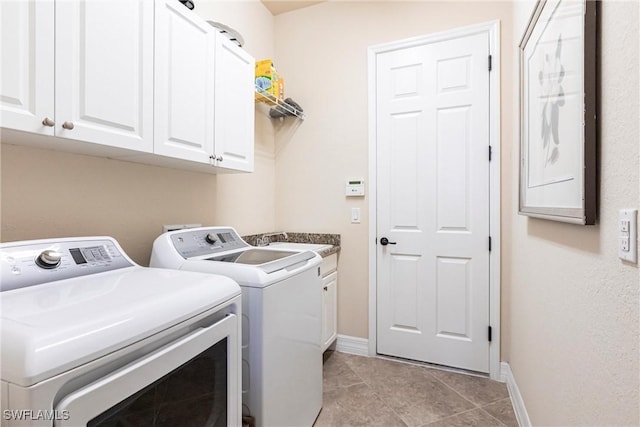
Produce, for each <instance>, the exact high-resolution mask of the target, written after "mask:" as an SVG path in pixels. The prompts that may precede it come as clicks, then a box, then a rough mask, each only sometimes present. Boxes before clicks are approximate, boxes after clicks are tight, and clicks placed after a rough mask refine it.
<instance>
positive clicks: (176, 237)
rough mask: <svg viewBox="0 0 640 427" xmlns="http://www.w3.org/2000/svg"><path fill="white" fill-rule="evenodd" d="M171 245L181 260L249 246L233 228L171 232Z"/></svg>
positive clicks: (204, 228) (205, 228) (191, 229)
mask: <svg viewBox="0 0 640 427" xmlns="http://www.w3.org/2000/svg"><path fill="white" fill-rule="evenodd" d="M171 243H172V244H173V246H174V247H175V248H176V251H177V252H178V253H179V254H180V256H182V257H183V258H185V259H187V258H193V257H198V256H204V255H211V254H217V253H221V252H226V251H231V250H234V249H241V248H244V247H247V246H249V245H248V244H247V243H246V242H245V241H244V240H242V239H241V238H240V236H238V233H237V232H236V230H234V229H233V228H229V227H203V228H188V229H184V230H177V231H172V232H171Z"/></svg>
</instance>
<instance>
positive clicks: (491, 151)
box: [489, 146, 493, 161]
mask: <svg viewBox="0 0 640 427" xmlns="http://www.w3.org/2000/svg"><path fill="white" fill-rule="evenodd" d="M492 154H493V149H492V148H491V146H489V161H491V156H492Z"/></svg>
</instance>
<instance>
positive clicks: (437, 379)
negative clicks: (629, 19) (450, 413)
mask: <svg viewBox="0 0 640 427" xmlns="http://www.w3.org/2000/svg"><path fill="white" fill-rule="evenodd" d="M427 374H429V375H430V376H431V377H432V378H433V379H435V380H436V381H438V382H439V383H440V384H443V385H444V386H445V387H447V388H449V389H450V390H452V391H453V392H454V393H455V394H457V395H458V396H460V397H461V398H462V399H464V400H466V401H467V402H469V403H471V404H472V405H473V406H474V407H475V408H479V407H480V406H479V405H478V404H477V403H475V402H473V401H471V400H470V399H467V398H466V397H465V396H463V395H462V394H461V393H460V392H459V391H458V390H456V389H455V388H453V387H452V386H450V385H449V384H447V383H446V382H444V380H441V379H440V378H438V377H436V376H435V375H432V374H431V373H430V372H427ZM464 412H466V411H464Z"/></svg>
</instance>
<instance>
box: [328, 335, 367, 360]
mask: <svg viewBox="0 0 640 427" xmlns="http://www.w3.org/2000/svg"><path fill="white" fill-rule="evenodd" d="M336 351H339V352H342V353H350V354H356V355H358V356H369V340H368V339H366V338H359V337H351V336H349V335H340V334H338V338H337V339H336Z"/></svg>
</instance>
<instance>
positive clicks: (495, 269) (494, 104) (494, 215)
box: [368, 20, 501, 380]
mask: <svg viewBox="0 0 640 427" xmlns="http://www.w3.org/2000/svg"><path fill="white" fill-rule="evenodd" d="M479 33H487V34H488V35H489V54H490V55H491V57H492V64H493V65H492V69H491V72H490V73H489V144H490V145H491V147H492V161H491V162H490V163H489V234H490V236H491V240H492V244H491V252H490V253H489V324H490V326H491V329H492V334H491V335H492V337H491V343H490V344H489V376H490V377H491V379H494V380H499V379H500V341H501V339H500V196H501V194H500V161H501V156H500V21H499V20H494V21H489V22H485V23H481V24H476V25H470V26H466V27H461V28H456V29H453V30H447V31H442V32H438V33H432V34H428V35H425V36H419V37H413V38H409V39H404V40H398V41H394V42H391V43H384V44H379V45H375V46H370V47H369V49H368V64H369V65H368V68H369V73H368V78H369V82H368V84H369V87H368V94H369V194H370V196H369V197H370V200H369V343H368V344H369V348H368V353H369V356H376V355H377V354H378V353H377V351H376V348H377V332H378V330H377V315H378V313H377V289H378V283H377V245H376V238H377V222H378V218H377V190H378V189H377V166H378V165H377V160H376V159H377V157H376V152H377V143H378V141H377V134H376V126H377V123H376V102H377V98H376V84H377V76H376V62H377V56H378V55H380V54H382V53H386V52H391V51H394V50H400V49H406V48H410V47H415V46H419V45H424V44H429V43H435V42H440V41H445V40H449V39H455V38H459V37H464V36H470V35H474V34H479ZM487 155H488V153H487Z"/></svg>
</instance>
